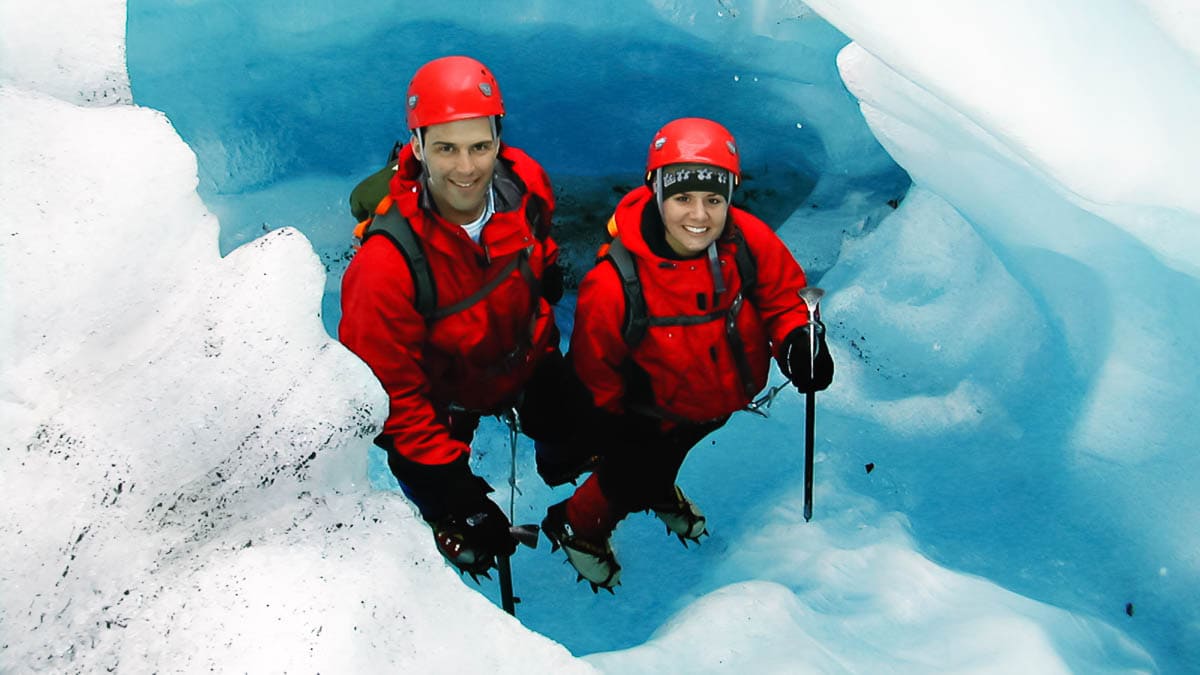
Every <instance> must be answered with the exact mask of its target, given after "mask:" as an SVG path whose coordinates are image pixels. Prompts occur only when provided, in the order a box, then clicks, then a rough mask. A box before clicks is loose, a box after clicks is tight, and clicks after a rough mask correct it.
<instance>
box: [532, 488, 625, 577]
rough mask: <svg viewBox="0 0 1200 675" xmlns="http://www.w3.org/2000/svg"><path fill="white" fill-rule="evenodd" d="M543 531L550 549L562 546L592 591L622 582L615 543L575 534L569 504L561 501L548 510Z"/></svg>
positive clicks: (543, 523) (572, 564)
mask: <svg viewBox="0 0 1200 675" xmlns="http://www.w3.org/2000/svg"><path fill="white" fill-rule="evenodd" d="M542 532H545V533H546V538H547V539H549V540H550V551H551V552H554V551H557V550H558V549H560V548H561V549H562V550H563V551H565V552H566V554H567V562H569V563H571V567H574V568H575V571H576V572H578V573H579V578H578V579H577V581H583V580H584V579H587V581H588V583H590V584H591V585H592V592H593V593H597V592H599V590H600V589H601V588H603V589H604V590H606V591H608V592H609V593H612V592H613V586H616V585H618V584H620V583H621V566H620V565H619V564H617V558H616V556H615V555H614V554H613V550H612V545H611V544H609V541H608V539H607V538H606V539H605V540H604V541H602V542H594V541H590V540H588V539H584V538H583V537H581V536H579V535H577V534H575V530H574V528H572V527H571V523H570V521H569V520H567V503H566V502H565V501H563V502H559V503H557V504H555V505H553V506H551V507H550V508H549V509H547V510H546V518H545V520H543V521H542Z"/></svg>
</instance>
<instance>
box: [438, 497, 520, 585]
mask: <svg viewBox="0 0 1200 675" xmlns="http://www.w3.org/2000/svg"><path fill="white" fill-rule="evenodd" d="M480 482H482V479H481V481H480ZM484 484H485V485H486V483H484ZM489 489H490V488H489ZM431 526H432V527H433V539H434V542H435V543H436V544H437V547H438V551H439V552H440V553H441V554H442V555H443V556H444V557H445V558H446V560H449V561H450V563H451V564H453V565H454V566H455V567H457V568H458V569H460V570H462V571H464V572H467V573H469V574H470V575H471V576H472V577H474V576H475V575H477V574H484V575H486V574H487V571H488V570H489V569H491V568H493V567H495V566H496V558H497V557H498V556H509V555H512V554H513V553H514V552H515V551H516V550H517V540H516V539H514V538H513V536H512V533H511V532H510V531H509V527H510V524H509V522H508V518H507V517H505V515H504V512H503V511H501V510H500V507H499V506H497V505H496V502H493V501H492V500H490V499H488V498H487V497H483V498H482V499H480V500H479V501H478V502H477V503H476V505H475V506H472V507H471V508H468V509H466V511H464V512H457V513H451V514H450V515H448V516H446V517H444V518H442V519H441V520H439V521H437V522H435V523H431Z"/></svg>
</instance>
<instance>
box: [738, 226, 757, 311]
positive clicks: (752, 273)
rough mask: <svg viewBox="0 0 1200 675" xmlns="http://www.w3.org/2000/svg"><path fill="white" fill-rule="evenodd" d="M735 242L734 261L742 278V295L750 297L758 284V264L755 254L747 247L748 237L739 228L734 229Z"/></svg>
mask: <svg viewBox="0 0 1200 675" xmlns="http://www.w3.org/2000/svg"><path fill="white" fill-rule="evenodd" d="M733 242H734V244H735V245H736V250H735V251H734V253H733V259H734V262H735V263H736V264H737V268H738V276H740V277H741V278H742V294H743V295H748V294H749V293H750V290H751V289H753V288H754V284H756V283H757V282H758V262H757V261H755V260H754V254H753V253H751V252H750V247H749V246H747V245H746V237H745V236H744V235H742V231H741V230H740V229H739V228H737V227H735V228H733Z"/></svg>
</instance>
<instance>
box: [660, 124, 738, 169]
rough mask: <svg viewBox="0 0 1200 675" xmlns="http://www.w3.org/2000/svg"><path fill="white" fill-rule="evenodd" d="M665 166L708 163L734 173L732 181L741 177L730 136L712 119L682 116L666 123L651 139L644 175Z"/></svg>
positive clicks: (731, 136)
mask: <svg viewBox="0 0 1200 675" xmlns="http://www.w3.org/2000/svg"><path fill="white" fill-rule="evenodd" d="M668 164H708V165H710V166H717V167H720V168H722V169H728V170H729V171H731V172H733V176H734V180H735V181H736V180H738V179H739V178H740V177H741V165H740V164H739V162H738V150H737V143H736V142H734V140H733V134H731V133H729V130H728V129H726V128H725V127H723V126H721V125H720V124H717V123H716V122H714V121H712V120H706V119H703V118H700V117H684V118H681V119H677V120H674V121H671V122H667V123H666V125H664V126H663V128H662V129H659V130H658V133H656V134H654V140H653V141H651V142H650V152H649V154H648V155H647V157H646V176H647V180H649V176H650V174H651V173H652V172H653V171H654V170H655V169H658V168H661V167H664V166H667V165H668Z"/></svg>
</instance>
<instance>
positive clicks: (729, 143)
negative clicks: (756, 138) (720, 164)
mask: <svg viewBox="0 0 1200 675" xmlns="http://www.w3.org/2000/svg"><path fill="white" fill-rule="evenodd" d="M725 147H727V148H729V154H731V155H736V154H737V146H736V145H734V144H733V141H725Z"/></svg>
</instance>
